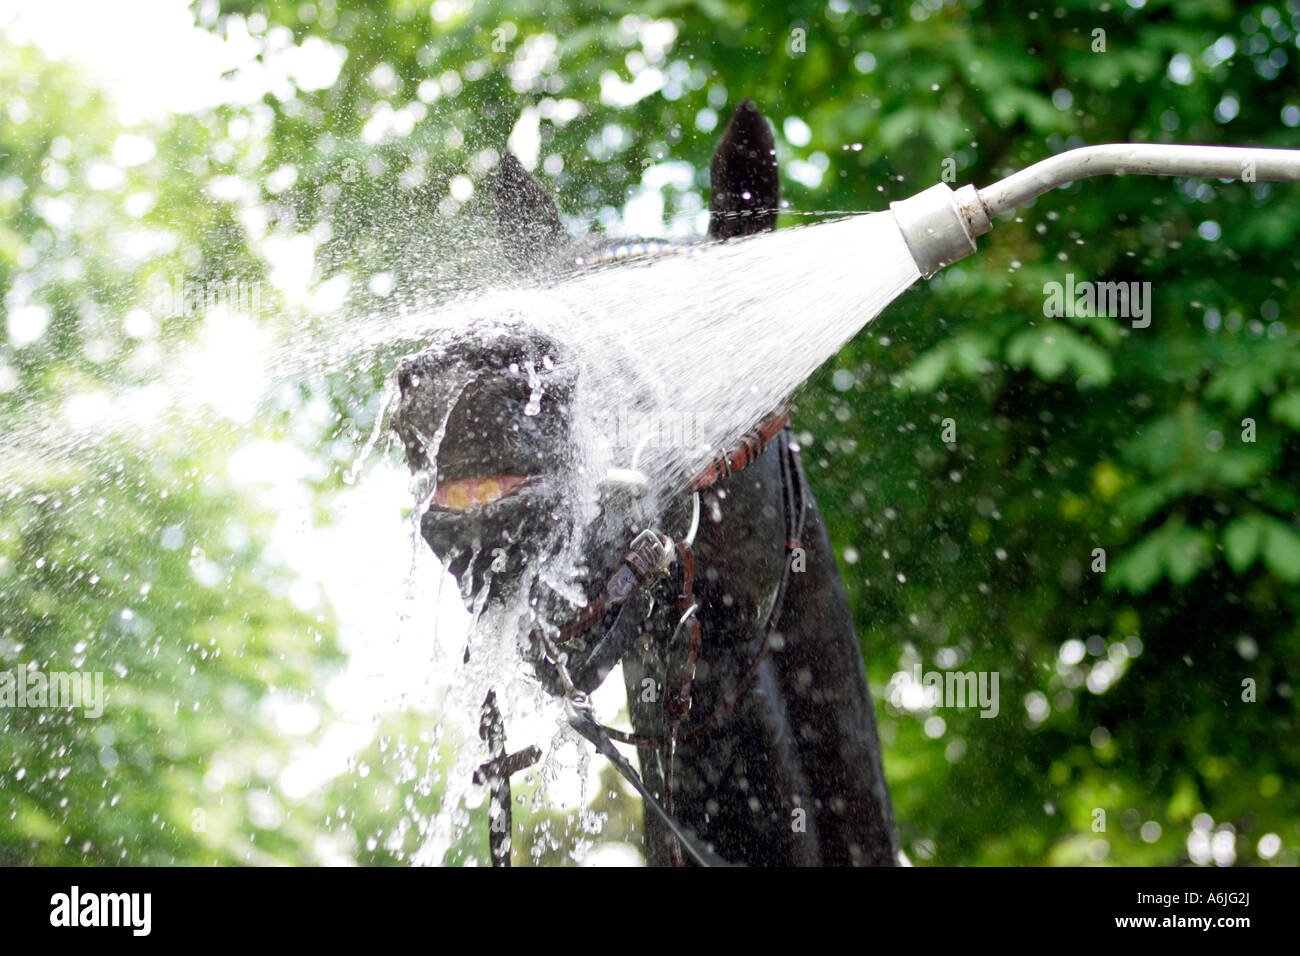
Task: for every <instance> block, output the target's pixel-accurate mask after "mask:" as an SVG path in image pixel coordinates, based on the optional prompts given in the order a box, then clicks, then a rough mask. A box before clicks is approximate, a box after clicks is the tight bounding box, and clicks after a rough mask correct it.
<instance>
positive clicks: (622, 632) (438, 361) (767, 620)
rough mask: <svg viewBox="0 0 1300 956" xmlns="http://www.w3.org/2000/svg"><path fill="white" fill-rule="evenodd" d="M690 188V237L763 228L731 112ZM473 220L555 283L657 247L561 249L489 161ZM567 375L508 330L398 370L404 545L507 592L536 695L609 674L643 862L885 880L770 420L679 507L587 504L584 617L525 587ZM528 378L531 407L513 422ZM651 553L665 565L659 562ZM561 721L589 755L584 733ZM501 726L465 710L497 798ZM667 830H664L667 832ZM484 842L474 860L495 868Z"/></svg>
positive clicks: (842, 672)
mask: <svg viewBox="0 0 1300 956" xmlns="http://www.w3.org/2000/svg"><path fill="white" fill-rule="evenodd" d="M710 173H711V187H712V197H711V203H710V212H711V218H710V225H709V238H710V239H711V240H726V239H730V238H733V237H739V236H744V235H749V234H753V233H756V232H762V231H766V230H770V229H772V228H774V227H775V222H776V210H777V206H778V196H779V185H778V172H777V164H776V157H775V148H774V143H773V139H772V134H771V131H770V129H769V128H768V124H767V122H766V120H765V119H764V118H763V117H762V115H761V114H760V113H759V111H758V109H757V108H756V107H755V106H754V105H753V104H752V103H751V102H749V101H748V100H746V101H744V102H743V103H741V105H740V106H739V108H738V109H737V110H736V111H735V114H734V115H733V116H732V118H731V121H730V123H729V124H728V126H727V128H726V130H725V132H724V133H723V136H722V139H721V141H720V143H719V144H718V147H717V150H716V152H715V153H714V156H713V160H712V163H711V166H710ZM495 203H496V210H497V219H498V227H499V236H500V241H501V245H502V250H503V252H504V254H505V257H506V259H507V260H508V261H509V262H510V263H511V265H512V266H513V267H514V268H515V269H516V270H518V271H520V272H522V273H527V274H532V275H539V274H540V275H544V276H549V277H560V276H563V275H564V274H566V273H568V272H571V271H573V270H575V269H579V268H585V267H588V266H587V265H586V264H589V263H591V262H593V261H594V262H600V261H602V260H609V259H611V258H612V259H621V258H624V257H626V256H627V255H629V254H636V253H642V254H650V253H652V252H653V251H654V250H655V249H656V248H657V247H656V245H655V244H652V243H645V242H642V243H636V244H628V243H622V244H619V246H618V247H617V248H618V252H617V253H615V252H614V250H615V248H616V247H615V246H614V245H612V244H610V243H609V242H607V241H606V242H604V243H603V244H602V243H600V242H599V241H594V240H587V241H585V242H582V243H578V242H575V241H573V240H571V239H569V238H568V237H567V236H566V234H565V231H564V229H563V227H562V225H561V223H560V219H559V216H558V213H557V211H556V208H555V205H554V203H553V201H552V200H551V198H550V196H549V195H548V194H547V193H546V191H545V189H544V188H543V187H542V186H541V184H540V183H538V182H537V181H536V180H535V179H534V178H533V177H532V176H530V175H529V174H528V173H527V172H526V171H525V170H524V169H523V168H522V167H521V166H520V165H519V164H518V163H517V162H516V161H515V160H514V159H513V157H510V156H508V155H507V156H505V157H504V158H503V160H502V163H501V166H500V169H499V170H498V173H497V175H496V183H495ZM629 250H631V253H629ZM579 263H582V264H583V265H579ZM617 267H618V266H617V265H615V266H614V268H617ZM575 374H576V372H575V371H574V369H573V367H572V363H571V362H570V361H569V357H568V356H567V355H566V351H565V348H564V346H563V344H562V343H557V342H554V341H550V340H548V339H547V338H545V337H544V336H541V335H539V334H537V333H535V332H531V331H529V330H527V329H525V328H516V327H514V326H510V325H506V326H497V327H494V328H492V329H489V330H484V331H481V332H479V331H471V332H470V333H469V334H462V335H459V336H457V337H455V338H454V339H452V340H450V341H447V342H438V343H435V344H434V345H432V346H431V347H430V348H428V349H426V350H425V351H424V352H421V353H420V354H418V355H415V356H411V357H408V358H406V359H404V360H403V361H402V363H401V365H400V367H399V370H398V379H399V384H400V388H401V399H400V401H399V404H398V408H397V411H396V413H395V415H394V428H395V429H396V430H397V432H398V434H399V435H400V436H401V438H402V440H403V443H404V446H405V448H406V452H407V457H408V461H409V464H410V465H411V468H412V469H413V470H414V471H418V472H428V471H430V470H431V469H432V470H434V471H436V482H437V488H436V490H435V491H434V492H433V493H432V494H431V495H430V497H429V498H428V499H427V510H425V512H424V513H423V515H422V518H421V530H422V533H423V535H424V537H425V539H426V540H427V541H428V543H429V545H430V546H431V547H432V549H433V551H434V552H435V553H436V554H437V555H438V556H439V557H440V559H441V560H442V561H443V563H444V564H445V565H446V566H447V567H448V568H449V569H450V570H451V571H452V573H453V574H455V575H456V576H457V577H458V578H459V580H460V582H461V585H462V590H463V592H464V594H465V596H466V599H467V601H474V602H475V606H476V607H477V608H478V609H479V610H482V609H483V608H484V607H485V606H490V605H495V604H501V603H506V602H509V601H511V600H512V599H514V598H517V597H518V592H519V590H520V589H521V588H523V589H526V590H528V591H529V594H528V595H526V597H527V601H526V602H525V604H524V605H523V606H526V607H528V608H530V609H531V611H530V613H532V614H534V615H535V617H536V618H537V619H540V620H542V621H543V622H549V624H550V625H551V626H549V628H543V629H542V631H543V633H541V634H540V636H539V635H534V639H533V640H532V641H531V642H530V644H529V645H528V646H527V647H525V653H526V655H528V656H529V657H530V658H531V660H532V663H533V666H534V668H535V669H536V672H537V675H538V676H539V678H541V679H542V680H543V682H544V683H545V684H546V685H547V687H548V689H550V690H552V691H554V692H555V693H557V694H565V695H567V696H568V697H569V698H570V699H571V700H572V701H575V702H577V703H578V704H579V705H580V704H581V702H582V700H583V694H584V692H586V691H589V690H590V689H592V688H593V687H594V686H596V685H597V684H598V683H599V682H600V681H601V680H603V679H604V677H605V675H606V674H607V673H608V672H609V670H610V669H611V667H612V665H613V664H614V663H615V662H617V661H619V660H621V662H622V664H623V672H624V679H625V683H626V686H627V693H628V701H629V708H630V711H631V717H632V724H633V733H632V734H631V735H625V736H624V739H625V740H626V741H627V742H631V743H635V744H637V746H638V755H639V758H640V764H641V769H642V776H643V778H644V785H645V787H646V788H647V790H648V791H649V793H650V794H651V795H652V796H651V798H650V802H651V803H658V804H661V805H664V806H665V807H666V812H664V813H660V812H658V811H656V812H653V813H652V812H649V811H647V813H646V821H645V833H646V839H645V851H646V857H647V860H648V862H649V863H651V864H652V865H667V864H673V863H679V862H682V860H683V859H687V860H689V859H692V858H694V859H695V860H696V862H699V861H700V860H701V859H704V858H706V857H707V858H710V859H716V858H720V859H722V860H724V861H727V862H730V863H744V864H752V865H892V864H894V863H895V862H896V860H897V858H898V849H897V838H896V834H895V828H894V821H893V813H892V809H891V806H890V801H889V794H888V790H887V789H886V786H885V781H884V776H883V773H882V770H881V759H880V745H879V742H878V739H877V734H876V722H875V715H874V710H873V706H872V700H871V695H870V691H869V690H868V687H867V679H866V672H865V669H864V667H863V659H862V651H861V648H860V647H859V644H858V639H857V636H856V634H855V631H854V626H853V618H852V614H851V612H850V609H849V605H848V601H847V598H846V595H845V591H844V587H843V584H842V583H841V581H840V578H839V574H838V571H837V568H836V565H835V559H834V556H833V554H832V551H831V548H830V543H829V541H828V539H827V535H826V529H825V526H824V525H823V523H822V519H821V515H820V513H819V511H818V508H817V505H816V502H815V501H813V499H812V497H811V495H810V494H809V492H808V488H807V484H806V481H805V478H804V474H803V469H802V466H801V464H800V461H799V453H798V450H797V448H796V447H795V445H794V443H793V440H792V438H791V437H790V434H789V431H788V429H787V428H786V427H784V426H785V425H786V424H787V423H786V420H785V419H783V418H782V417H781V416H779V415H778V416H774V417H773V418H772V419H770V420H769V421H767V422H765V423H762V424H761V425H760V426H759V427H756V429H755V430H754V432H753V433H751V434H750V435H748V436H746V439H745V441H744V442H743V444H742V445H741V446H740V447H738V448H736V449H731V450H727V449H723V450H721V452H722V453H721V454H720V455H719V456H718V458H717V459H716V460H715V463H714V465H713V466H712V468H711V469H710V470H709V471H708V472H707V474H705V475H702V476H700V477H699V479H698V480H696V481H695V482H694V484H693V486H692V488H694V489H698V491H697V495H698V497H695V498H693V496H692V493H691V488H687V489H683V490H682V491H681V492H680V493H678V494H674V495H671V496H668V497H667V498H665V499H664V500H662V501H657V502H654V503H653V507H650V506H649V505H647V503H645V502H640V503H638V506H634V504H633V502H632V500H631V499H630V497H629V496H628V495H627V494H626V493H624V492H623V491H620V490H619V489H611V490H610V491H609V492H608V494H607V495H606V497H604V498H602V500H601V504H602V508H601V517H600V520H598V521H595V522H592V523H589V525H588V526H587V527H586V528H585V530H584V531H583V532H582V535H583V538H582V540H581V541H580V542H578V548H579V550H580V551H581V552H582V553H583V554H584V555H585V556H586V560H585V561H584V563H583V565H582V568H583V570H582V572H581V573H580V579H579V581H578V582H577V584H578V587H580V588H581V591H582V593H584V594H585V595H586V598H587V603H586V605H585V606H582V607H579V608H577V609H575V608H574V607H573V606H572V603H571V598H570V599H569V600H568V603H566V600H563V599H559V598H557V597H556V596H555V595H554V594H553V593H551V590H550V589H548V588H547V587H544V586H542V585H541V584H540V583H539V581H538V578H537V575H536V574H535V573H534V574H530V573H528V570H529V569H530V568H536V567H538V566H539V565H540V564H544V563H545V562H546V561H548V560H553V559H554V557H555V556H556V555H557V554H559V553H560V552H561V551H563V550H564V548H565V547H566V546H572V544H573V542H571V541H569V540H568V539H567V538H566V534H570V533H571V529H572V526H571V525H567V524H566V523H565V522H563V521H557V520H556V515H557V513H559V512H560V511H561V510H562V509H563V507H564V501H563V490H562V489H563V487H564V485H565V479H564V476H565V473H566V469H568V468H569V467H570V466H571V462H570V461H569V460H568V453H567V451H566V449H567V447H568V440H569V431H568V425H569V422H568V419H567V418H566V403H567V402H568V401H569V399H570V397H571V396H572V390H573V386H574V376H575ZM539 383H542V384H543V385H544V390H545V395H546V396H547V399H546V402H545V403H544V404H543V406H542V407H541V408H540V409H539V408H536V407H532V408H528V407H527V406H528V405H529V403H530V402H534V401H535V397H534V396H535V394H536V390H537V386H538V384H539ZM647 512H649V513H653V514H655V515H656V516H657V519H658V520H657V527H659V528H671V529H674V530H677V531H684V530H685V529H686V528H688V527H690V526H691V524H692V519H693V518H697V519H698V520H697V527H698V530H697V532H696V533H695V534H694V536H693V540H690V539H689V536H686V535H684V536H683V537H682V538H679V539H676V540H674V539H672V538H671V537H670V536H667V535H663V534H662V533H652V534H650V535H648V536H646V535H643V536H641V537H640V538H637V539H636V541H635V543H634V544H633V545H632V546H629V544H628V542H629V541H630V540H632V539H633V538H634V537H635V536H636V534H637V533H638V532H640V531H643V530H644V528H643V527H641V526H639V525H638V520H639V519H640V518H641V517H642V516H643V515H644V514H645V513H647ZM668 556H675V558H676V560H675V562H674V563H673V565H672V566H670V567H665V565H666V564H667V561H666V560H661V559H666V558H667V557H668ZM652 598H653V600H651V599H652ZM692 605H693V606H694V608H695V610H694V611H692V610H691V607H692ZM557 664H565V665H567V666H565V667H558V666H557ZM561 672H562V673H561ZM575 714H576V716H577V718H578V719H579V721H578V722H575V726H579V723H582V722H585V723H583V725H582V726H579V729H580V730H583V732H584V733H586V734H587V735H588V736H589V737H590V738H591V739H593V740H596V742H597V744H598V746H599V745H600V744H601V743H602V742H603V743H604V744H605V747H604V748H602V750H603V752H606V753H607V755H609V752H610V751H612V749H613V748H612V747H610V746H609V745H608V738H606V737H604V736H603V731H601V730H599V729H595V730H593V729H592V728H594V727H596V725H595V723H594V721H592V720H591V719H590V717H589V715H587V714H585V713H584V712H582V711H581V709H580V708H579V709H577V710H576V711H575ZM584 727H585V729H584ZM501 731H502V728H501V724H500V719H499V716H498V715H497V714H496V710H495V703H494V701H493V700H492V699H491V698H489V701H488V702H487V706H486V708H485V719H484V725H483V733H484V737H485V739H488V740H489V741H490V743H491V745H492V746H493V747H494V748H495V752H496V753H497V757H498V759H497V761H496V762H495V763H494V764H493V766H492V768H489V770H488V772H487V773H486V776H487V778H488V779H490V780H492V782H493V784H494V788H495V789H496V790H497V791H498V793H499V791H500V790H501V789H502V785H503V784H505V786H506V788H507V789H506V792H507V793H508V783H505V781H506V779H507V778H508V774H509V772H510V771H511V769H515V768H517V765H518V764H519V763H520V761H518V760H514V761H513V764H514V766H512V765H511V758H508V757H505V756H504V752H503V751H502V749H501ZM615 736H620V735H617V734H616V735H615ZM506 804H507V806H508V801H506ZM674 825H677V826H679V827H680V830H679V831H678V832H679V833H680V831H681V830H684V831H686V832H687V834H688V836H686V837H683V838H682V839H681V840H679V839H678V838H677V837H675V836H674V835H673V833H672V831H671V828H673V827H674ZM507 839H508V838H507ZM501 845H502V843H501V841H495V842H494V855H497V856H498V857H499V855H500V854H501V853H503V852H504V854H505V855H506V856H507V858H508V842H506V843H505V846H506V849H505V850H504V851H502V850H501ZM683 845H685V846H686V849H687V851H688V852H687V853H685V854H684V855H683V852H682V850H683ZM701 848H703V849H701ZM693 850H698V852H692V851H693ZM710 850H711V851H712V854H716V857H708V854H709V851H710Z"/></svg>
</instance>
